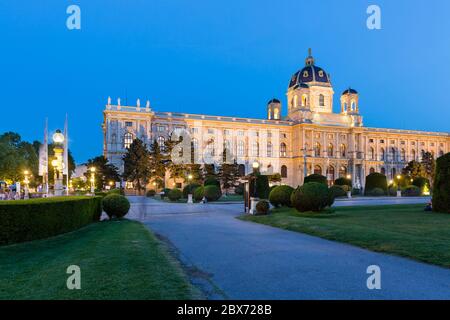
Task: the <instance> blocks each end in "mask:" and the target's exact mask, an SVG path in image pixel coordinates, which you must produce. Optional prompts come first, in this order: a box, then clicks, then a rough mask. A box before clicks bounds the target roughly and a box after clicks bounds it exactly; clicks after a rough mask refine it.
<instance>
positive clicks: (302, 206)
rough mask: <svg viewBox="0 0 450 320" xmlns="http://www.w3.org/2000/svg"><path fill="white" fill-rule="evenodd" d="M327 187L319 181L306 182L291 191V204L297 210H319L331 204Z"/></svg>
mask: <svg viewBox="0 0 450 320" xmlns="http://www.w3.org/2000/svg"><path fill="white" fill-rule="evenodd" d="M332 201H334V199H332V196H331V195H330V192H329V191H328V187H327V186H326V185H324V184H323V183H319V182H308V183H305V184H304V185H302V186H301V187H298V188H297V189H296V190H295V191H294V192H293V193H292V206H293V207H294V208H295V209H296V210H297V211H299V212H305V211H314V212H319V211H322V210H323V209H325V208H326V207H327V206H329V205H330V202H331V204H332Z"/></svg>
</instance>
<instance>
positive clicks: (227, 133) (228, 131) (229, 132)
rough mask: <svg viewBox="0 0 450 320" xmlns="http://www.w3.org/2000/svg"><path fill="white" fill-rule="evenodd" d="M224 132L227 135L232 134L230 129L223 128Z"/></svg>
mask: <svg viewBox="0 0 450 320" xmlns="http://www.w3.org/2000/svg"><path fill="white" fill-rule="evenodd" d="M223 134H224V135H226V136H229V135H230V134H231V131H230V130H228V129H225V130H223Z"/></svg>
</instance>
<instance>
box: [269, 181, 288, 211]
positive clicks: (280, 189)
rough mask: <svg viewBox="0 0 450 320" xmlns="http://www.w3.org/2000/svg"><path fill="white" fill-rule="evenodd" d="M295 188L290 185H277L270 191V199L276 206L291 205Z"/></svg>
mask: <svg viewBox="0 0 450 320" xmlns="http://www.w3.org/2000/svg"><path fill="white" fill-rule="evenodd" d="M292 192H294V188H292V187H290V186H286V185H283V186H276V187H275V188H273V189H272V191H270V193H269V201H270V203H271V204H272V205H273V206H274V207H280V206H289V207H290V206H291V194H292Z"/></svg>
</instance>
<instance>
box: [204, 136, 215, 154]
mask: <svg viewBox="0 0 450 320" xmlns="http://www.w3.org/2000/svg"><path fill="white" fill-rule="evenodd" d="M206 152H207V154H208V155H210V156H211V157H214V156H215V154H216V150H215V148H214V140H211V141H209V142H208V144H207V145H206Z"/></svg>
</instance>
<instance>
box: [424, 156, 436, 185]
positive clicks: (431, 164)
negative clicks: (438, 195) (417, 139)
mask: <svg viewBox="0 0 450 320" xmlns="http://www.w3.org/2000/svg"><path fill="white" fill-rule="evenodd" d="M421 163H422V165H423V167H424V169H425V177H426V178H428V179H429V180H430V182H431V184H432V185H433V175H434V170H435V167H436V160H435V159H434V156H433V154H432V153H431V152H428V151H427V152H424V153H423V154H422V161H421Z"/></svg>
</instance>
